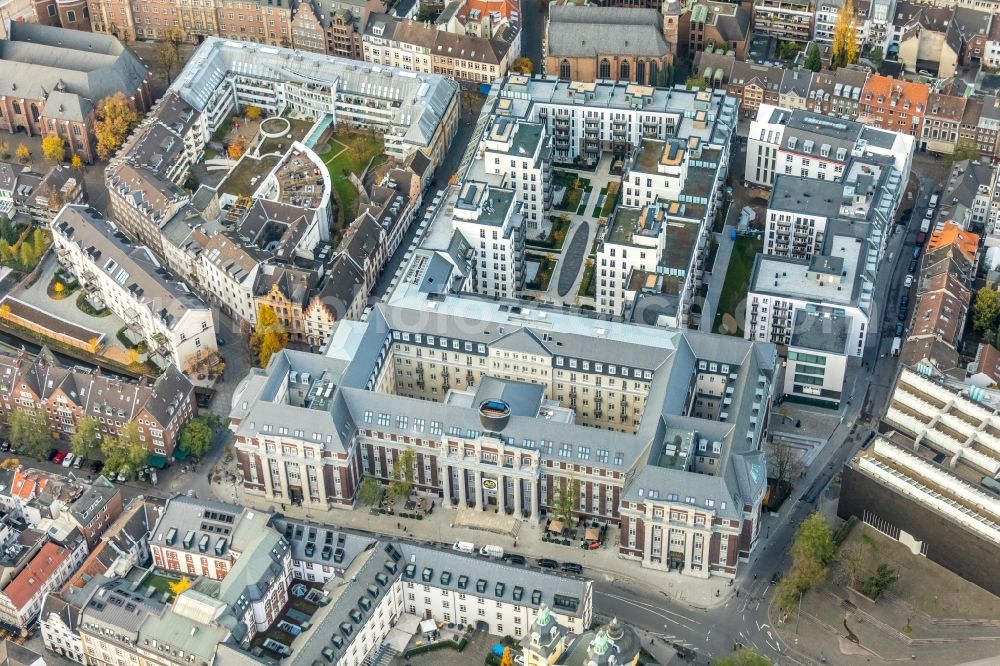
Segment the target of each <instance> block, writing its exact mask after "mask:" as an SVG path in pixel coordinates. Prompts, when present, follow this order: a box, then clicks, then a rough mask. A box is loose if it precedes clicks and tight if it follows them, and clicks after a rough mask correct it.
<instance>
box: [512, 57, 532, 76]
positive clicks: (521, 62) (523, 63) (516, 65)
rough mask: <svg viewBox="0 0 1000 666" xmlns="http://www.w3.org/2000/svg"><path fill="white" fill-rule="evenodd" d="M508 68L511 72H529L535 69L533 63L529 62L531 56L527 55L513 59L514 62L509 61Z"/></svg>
mask: <svg viewBox="0 0 1000 666" xmlns="http://www.w3.org/2000/svg"><path fill="white" fill-rule="evenodd" d="M510 69H511V71H512V72H520V73H521V74H531V73H532V72H533V71H535V63H533V62H531V58H529V57H528V56H521V57H520V58H515V59H514V62H513V63H511V66H510Z"/></svg>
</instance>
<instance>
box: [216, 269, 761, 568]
mask: <svg viewBox="0 0 1000 666" xmlns="http://www.w3.org/2000/svg"><path fill="white" fill-rule="evenodd" d="M463 279H464V278H463V277H462V275H461V274H460V271H459V270H458V269H457V268H456V267H455V264H454V263H453V260H452V257H451V256H450V255H448V254H447V253H443V252H431V251H428V250H418V251H417V252H416V253H415V255H414V257H413V260H412V262H411V264H410V265H409V266H408V267H407V268H406V270H405V271H404V279H403V281H402V282H401V284H400V285H399V287H398V288H397V289H396V291H395V292H394V293H393V294H392V296H391V297H390V299H389V301H388V302H387V303H385V304H380V305H377V306H375V308H374V309H373V310H372V311H371V312H370V313H369V315H368V317H367V319H366V320H365V321H364V322H346V321H342V322H340V324H338V326H337V329H336V330H335V332H334V335H333V338H332V341H331V344H330V345H329V348H328V349H327V352H326V354H325V355H314V354H303V353H299V352H294V351H284V352H282V353H281V354H277V355H275V356H274V357H273V360H272V362H271V364H270V365H269V366H268V368H267V369H266V370H264V371H255V372H254V373H252V374H251V375H249V376H248V377H247V379H246V380H245V382H244V383H243V384H242V385H241V386H240V387H239V388H238V390H237V392H236V394H235V395H234V397H233V411H232V413H231V421H230V423H231V428H232V430H233V432H234V433H235V435H236V451H237V457H238V460H239V463H240V467H241V469H242V473H243V485H244V488H245V490H246V491H247V492H249V493H253V494H258V495H260V496H262V497H264V498H267V499H269V500H272V501H276V502H295V503H301V504H303V505H304V506H311V507H319V508H322V509H327V508H351V507H352V506H353V505H354V503H355V500H356V497H357V492H358V487H359V485H360V480H361V478H362V477H363V476H365V475H371V476H374V477H375V478H377V479H379V480H382V481H384V482H387V481H388V479H389V476H390V473H391V469H392V466H393V461H394V460H396V459H397V458H398V457H399V456H400V455H401V454H402V452H403V451H404V450H407V449H410V450H412V451H413V452H414V453H415V460H416V463H415V467H414V483H415V487H416V488H417V489H418V490H420V491H423V492H431V493H436V494H437V495H438V496H439V497H441V498H442V500H443V504H444V506H445V507H453V506H455V505H457V506H458V507H475V508H476V509H478V510H483V511H485V510H490V511H500V512H501V513H504V514H512V515H513V516H516V517H517V518H519V519H524V518H529V519H530V520H531V521H532V523H537V521H538V520H539V519H540V517H541V516H542V515H544V514H546V513H547V512H548V511H549V510H550V509H551V507H552V506H553V501H554V497H555V495H557V494H558V492H559V490H558V489H560V488H566V487H567V484H573V483H576V482H579V487H580V496H579V504H578V505H577V512H578V514H579V515H580V516H581V517H585V518H586V519H588V520H597V521H600V522H602V523H606V524H612V525H615V524H617V525H620V529H621V537H620V541H621V546H620V553H621V555H622V556H623V557H627V558H632V559H637V560H641V561H642V562H643V563H644V565H645V566H648V567H651V568H658V569H664V570H666V569H682V570H683V572H684V573H685V574H688V575H693V576H699V577H709V576H724V577H731V576H733V575H735V572H736V568H737V566H738V562H739V560H740V558H742V557H746V556H748V554H749V553H750V551H751V550H753V548H754V546H755V544H756V542H757V538H758V530H759V511H760V503H761V501H762V499H763V495H764V485H765V484H764V476H765V474H764V461H763V455H762V453H761V452H760V446H761V442H762V441H763V438H764V437H765V436H766V431H767V413H768V409H769V404H770V400H771V393H772V385H773V378H774V373H775V372H776V370H777V368H776V357H775V350H774V347H772V346H771V345H766V344H758V343H752V342H747V341H744V340H739V339H736V338H730V337H722V336H714V335H706V334H700V333H695V332H687V331H684V332H681V331H678V330H668V329H664V328H654V327H644V326H638V325H634V324H629V323H624V322H621V321H606V320H603V319H588V318H587V317H585V316H581V315H577V314H572V313H567V312H561V311H559V310H555V309H546V308H535V307H532V306H531V305H530V304H528V303H523V302H518V301H509V300H508V301H504V300H501V301H499V302H498V301H496V300H492V299H490V300H486V299H481V298H478V297H473V296H461V295H456V294H454V293H453V289H454V287H455V286H456V285H459V286H460V283H461V281H462V280H463ZM666 515H671V516H675V517H676V519H675V520H673V521H672V522H671V524H670V525H669V526H667V525H666V524H663V523H662V520H661V518H662V516H666Z"/></svg>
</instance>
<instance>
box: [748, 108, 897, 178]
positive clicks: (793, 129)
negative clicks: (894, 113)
mask: <svg viewBox="0 0 1000 666" xmlns="http://www.w3.org/2000/svg"><path fill="white" fill-rule="evenodd" d="M913 148H914V138H913V137H912V136H908V135H905V134H900V133H898V132H889V131H886V130H881V129H877V128H873V127H867V126H865V125H863V124H862V123H858V122H854V121H851V120H844V119H840V118H829V117H827V116H824V115H823V114H819V113H812V112H809V111H802V110H788V109H782V108H780V107H776V106H771V105H770V104H761V105H760V109H759V110H758V111H757V117H756V118H755V119H754V120H753V121H752V122H751V123H750V134H749V137H748V140H747V162H746V173H745V175H744V178H745V179H746V181H747V182H748V183H752V184H755V185H761V186H764V187H770V186H772V185H773V184H774V177H775V176H776V175H778V174H785V175H791V176H798V177H801V178H812V179H818V180H838V179H840V178H841V177H842V175H843V173H844V168H845V166H846V164H847V162H848V161H849V160H850V159H851V158H852V157H854V158H857V157H864V156H867V155H875V156H883V157H891V158H892V159H893V165H894V166H895V168H896V169H897V170H898V171H899V172H900V173H901V174H902V176H903V179H904V180H906V179H908V178H909V174H910V165H911V161H912V156H913Z"/></svg>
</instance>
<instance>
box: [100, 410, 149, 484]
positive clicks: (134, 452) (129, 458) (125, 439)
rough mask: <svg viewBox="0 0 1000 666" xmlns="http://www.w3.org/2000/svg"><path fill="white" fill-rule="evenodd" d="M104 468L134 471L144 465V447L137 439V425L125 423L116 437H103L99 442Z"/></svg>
mask: <svg viewBox="0 0 1000 666" xmlns="http://www.w3.org/2000/svg"><path fill="white" fill-rule="evenodd" d="M101 452H102V453H103V454H104V466H105V467H107V468H108V469H115V470H121V469H123V468H125V467H127V468H128V469H129V471H132V472H134V471H136V470H137V469H139V468H140V467H142V466H143V465H145V464H146V456H147V451H146V445H145V444H143V443H142V441H141V440H140V439H139V425H138V424H137V423H135V422H132V423H126V424H125V425H124V426H123V427H122V429H121V430H119V431H118V437H104V438H103V439H102V440H101Z"/></svg>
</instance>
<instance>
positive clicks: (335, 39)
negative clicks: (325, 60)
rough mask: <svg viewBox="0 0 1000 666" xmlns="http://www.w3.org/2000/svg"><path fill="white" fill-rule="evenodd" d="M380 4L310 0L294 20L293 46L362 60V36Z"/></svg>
mask: <svg viewBox="0 0 1000 666" xmlns="http://www.w3.org/2000/svg"><path fill="white" fill-rule="evenodd" d="M383 9H384V6H383V4H382V3H381V2H378V1H377V0H376V1H375V2H371V1H366V0H310V1H309V2H299V3H297V5H296V6H295V11H294V15H293V17H292V46H293V47H295V48H296V49H301V50H305V51H315V52H316V53H326V54H327V55H334V56H338V57H340V58H352V59H354V60H361V59H362V58H363V57H364V54H363V50H362V45H363V43H362V39H361V36H362V33H363V32H364V27H365V24H367V22H368V14H369V13H370V12H372V11H383Z"/></svg>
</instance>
